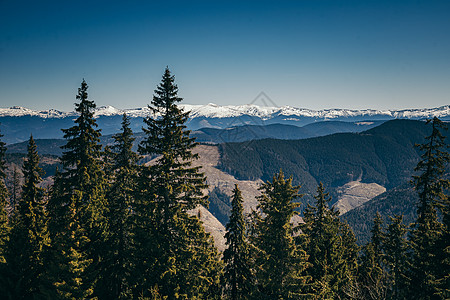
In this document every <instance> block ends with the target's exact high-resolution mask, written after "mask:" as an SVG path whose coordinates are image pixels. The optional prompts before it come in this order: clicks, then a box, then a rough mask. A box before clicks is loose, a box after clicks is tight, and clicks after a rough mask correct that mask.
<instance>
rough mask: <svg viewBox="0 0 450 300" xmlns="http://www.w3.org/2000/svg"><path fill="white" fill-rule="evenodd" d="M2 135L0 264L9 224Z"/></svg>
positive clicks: (0, 144)
mask: <svg viewBox="0 0 450 300" xmlns="http://www.w3.org/2000/svg"><path fill="white" fill-rule="evenodd" d="M2 137H3V135H2V134H1V132H0V266H1V265H2V264H3V263H4V258H3V251H2V250H3V247H4V245H5V243H6V241H7V240H8V232H9V224H8V214H7V211H6V208H7V204H8V201H7V199H8V190H7V189H6V185H5V178H6V174H5V168H6V165H5V152H6V147H5V143H4V142H3V141H2V140H1V138H2Z"/></svg>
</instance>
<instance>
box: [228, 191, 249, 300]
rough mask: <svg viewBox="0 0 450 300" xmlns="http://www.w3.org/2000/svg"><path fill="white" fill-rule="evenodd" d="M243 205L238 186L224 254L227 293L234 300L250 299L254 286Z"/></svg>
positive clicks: (232, 203) (234, 195) (233, 197)
mask: <svg viewBox="0 0 450 300" xmlns="http://www.w3.org/2000/svg"><path fill="white" fill-rule="evenodd" d="M242 203H243V199H242V193H241V191H240V190H239V187H238V185H237V184H236V185H235V186H234V189H233V196H232V200H231V215H230V221H229V222H228V224H227V226H226V229H227V232H226V233H225V239H226V245H227V246H228V247H227V249H225V251H224V252H223V261H224V263H225V270H224V287H225V293H226V294H227V296H228V297H229V299H232V300H238V299H248V298H249V296H250V294H251V290H252V286H253V278H252V272H251V267H250V255H249V245H248V242H247V238H246V226H245V219H244V208H243V206H242Z"/></svg>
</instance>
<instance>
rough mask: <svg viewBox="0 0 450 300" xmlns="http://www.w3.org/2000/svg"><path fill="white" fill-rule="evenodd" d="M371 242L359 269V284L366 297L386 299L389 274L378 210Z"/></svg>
mask: <svg viewBox="0 0 450 300" xmlns="http://www.w3.org/2000/svg"><path fill="white" fill-rule="evenodd" d="M371 233H372V235H371V238H370V242H369V243H367V244H366V245H365V246H364V248H363V250H362V255H361V259H360V266H359V269H358V285H359V289H360V292H361V295H362V297H363V298H364V299H373V300H376V299H384V298H386V293H387V284H388V283H387V274H386V272H385V267H384V253H383V245H384V241H385V234H384V230H383V219H382V218H381V215H380V214H379V213H378V212H377V213H376V215H375V218H374V220H373V227H372V229H371Z"/></svg>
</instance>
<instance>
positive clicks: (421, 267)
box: [409, 117, 449, 299]
mask: <svg viewBox="0 0 450 300" xmlns="http://www.w3.org/2000/svg"><path fill="white" fill-rule="evenodd" d="M427 124H431V127H432V132H431V134H430V135H429V136H428V137H426V142H425V143H424V144H421V145H419V149H420V150H421V151H422V152H423V154H422V155H421V160H420V161H419V163H418V164H417V166H416V168H415V169H414V170H415V171H416V172H419V175H415V176H413V183H414V184H415V188H416V190H417V193H418V195H419V203H418V207H417V215H418V216H417V220H416V222H415V224H414V226H413V229H412V231H411V244H412V248H413V257H412V270H411V271H412V272H411V285H410V289H409V290H410V291H411V294H410V296H411V297H413V298H416V299H433V297H438V294H440V288H439V286H440V282H441V281H442V276H444V275H443V274H442V271H441V270H442V265H441V259H440V258H442V253H443V249H442V245H441V244H440V243H439V241H440V240H442V237H443V235H444V225H443V224H442V223H441V222H440V220H439V218H438V214H437V209H438V208H441V207H442V204H443V203H444V202H445V199H446V195H445V191H444V190H445V189H446V188H448V181H447V180H445V179H444V176H443V175H444V172H445V168H446V165H447V164H448V162H449V155H448V152H446V149H447V147H448V146H447V145H446V143H445V136H444V135H443V134H442V133H441V130H445V129H446V125H445V124H444V123H443V122H442V121H441V120H439V119H438V118H437V117H434V118H433V119H432V120H428V121H427ZM446 271H449V270H446ZM446 275H448V272H447V274H446Z"/></svg>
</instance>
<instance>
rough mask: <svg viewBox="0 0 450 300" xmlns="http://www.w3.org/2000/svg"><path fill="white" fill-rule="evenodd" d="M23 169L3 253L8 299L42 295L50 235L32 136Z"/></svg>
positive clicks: (37, 157) (39, 169) (31, 297)
mask: <svg viewBox="0 0 450 300" xmlns="http://www.w3.org/2000/svg"><path fill="white" fill-rule="evenodd" d="M22 171H23V174H24V180H25V182H24V185H23V189H22V195H21V201H20V202H19V204H18V206H17V211H16V213H15V215H14V217H13V221H12V229H11V233H10V239H9V241H8V243H7V247H6V252H5V258H6V268H7V271H8V273H9V276H8V292H7V294H8V296H9V297H10V298H11V299H33V298H39V297H42V293H41V290H40V288H41V285H42V279H43V274H44V270H45V266H44V263H43V251H44V248H45V247H46V246H47V245H48V244H49V238H48V232H47V225H46V215H45V210H44V206H45V202H44V193H45V191H44V189H43V188H40V187H39V186H38V185H39V183H40V182H41V181H42V179H41V174H42V169H41V168H40V167H39V156H38V153H37V149H36V143H35V142H34V139H33V136H31V137H30V139H29V142H28V150H27V157H26V159H25V162H24V164H23V167H22Z"/></svg>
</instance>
